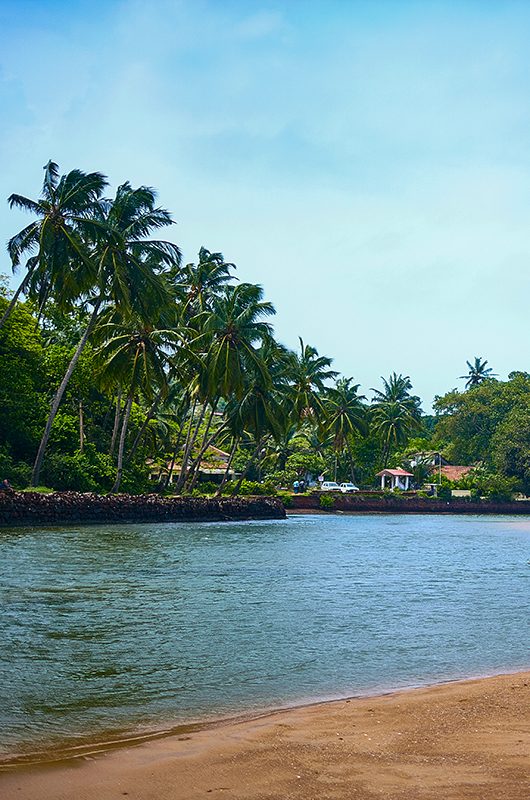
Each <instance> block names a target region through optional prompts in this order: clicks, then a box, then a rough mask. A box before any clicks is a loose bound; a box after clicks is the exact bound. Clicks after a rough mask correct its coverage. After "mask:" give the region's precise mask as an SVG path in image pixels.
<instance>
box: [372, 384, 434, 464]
mask: <svg viewBox="0 0 530 800" xmlns="http://www.w3.org/2000/svg"><path fill="white" fill-rule="evenodd" d="M381 380H382V381H383V391H380V390H379V389H372V390H371V391H372V392H374V397H373V398H372V408H371V418H372V424H373V427H374V430H375V431H376V432H377V433H378V434H379V436H380V438H381V443H382V448H383V450H382V456H383V466H385V467H386V465H387V463H388V458H389V456H390V453H391V451H392V449H393V448H395V447H400V446H402V445H405V444H406V443H407V441H408V438H409V436H410V435H411V433H412V432H413V431H415V430H418V429H419V428H420V427H421V413H422V412H421V407H420V404H421V401H420V398H419V397H418V396H417V395H412V394H410V390H411V389H412V383H411V382H410V378H409V376H408V375H397V374H396V373H395V372H394V373H392V375H391V376H390V378H389V379H388V380H386V379H385V378H381Z"/></svg>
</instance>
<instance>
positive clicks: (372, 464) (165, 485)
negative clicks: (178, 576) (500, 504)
mask: <svg viewBox="0 0 530 800" xmlns="http://www.w3.org/2000/svg"><path fill="white" fill-rule="evenodd" d="M107 188H108V187H107V181H106V178H105V177H104V176H103V175H102V174H101V173H89V174H87V173H84V172H82V171H80V170H72V171H71V172H69V173H67V174H65V175H61V174H60V172H59V169H58V167H57V165H56V164H54V163H53V162H50V163H49V164H48V165H47V167H46V169H45V179H44V185H43V189H42V192H41V195H40V196H39V198H38V199H36V200H32V199H30V198H26V197H22V196H20V195H17V194H13V195H11V197H10V198H9V203H10V205H11V206H15V207H17V208H20V209H23V210H25V211H26V212H28V214H29V215H30V217H31V220H30V222H29V224H28V225H27V226H26V227H25V228H24V229H23V230H22V231H20V232H19V233H17V234H16V235H14V236H13V238H12V239H11V240H10V242H9V243H8V252H9V255H10V257H11V262H12V267H13V271H14V272H17V271H19V270H20V272H21V282H20V284H19V286H18V288H17V290H16V292H14V293H11V292H9V291H8V289H7V283H6V282H5V281H3V282H0V401H1V408H2V413H1V414H0V478H4V477H6V478H8V479H9V480H10V481H11V482H12V483H13V485H15V486H18V487H25V486H28V485H33V486H36V485H39V484H44V485H46V486H50V487H53V488H56V489H78V490H81V491H97V492H107V491H115V492H116V491H118V490H119V491H129V492H143V491H147V490H156V491H169V490H171V491H175V492H178V493H182V492H193V493H197V491H198V490H199V489H200V488H201V487H202V490H203V491H205V490H208V491H210V492H215V491H217V492H221V491H223V492H227V491H230V492H233V491H235V492H240V493H244V492H246V493H251V492H252V493H260V492H263V491H275V489H276V487H280V486H284V487H285V486H286V487H289V486H290V485H291V484H292V482H293V481H294V480H295V479H297V478H305V477H306V476H308V475H312V476H315V477H316V476H317V475H321V474H323V475H325V476H326V478H327V479H329V480H333V479H337V480H351V481H354V482H356V483H358V484H360V485H363V486H367V487H368V486H372V485H373V484H374V480H375V474H376V473H377V471H378V470H380V469H381V468H383V467H385V466H390V467H392V466H402V465H403V464H405V463H411V464H412V466H411V467H410V468H411V470H412V471H413V472H414V480H415V483H416V484H417V485H418V486H421V485H422V484H423V483H424V482H425V481H427V480H429V476H430V471H431V467H430V462H429V460H428V458H426V459H425V460H424V461H422V458H421V456H418V453H427V454H428V453H429V452H431V451H433V450H436V451H440V452H441V453H442V454H443V455H444V457H445V458H447V459H448V460H449V461H451V462H452V463H458V464H465V465H475V466H476V470H475V471H474V473H473V474H472V475H471V476H468V477H467V483H468V484H469V485H470V486H471V485H472V488H473V489H474V490H476V492H477V493H481V494H482V493H486V494H487V493H488V492H489V494H490V495H491V496H493V495H494V493H495V490H494V488H493V489H492V487H497V490H498V493H501V494H502V493H503V492H504V493H505V494H506V493H511V492H513V491H514V490H516V489H520V490H524V491H530V413H529V412H530V376H529V375H527V374H526V373H513V374H512V375H511V376H510V378H509V380H508V381H506V382H502V381H498V380H496V379H495V376H494V375H493V374H492V372H491V369H490V368H487V367H486V365H487V362H485V361H482V360H481V359H480V358H476V359H475V360H474V362H468V367H469V373H468V374H467V375H465V376H463V377H464V379H465V380H466V387H467V388H466V390H465V391H457V390H456V389H455V390H453V391H451V392H449V393H448V394H446V395H444V396H443V397H439V398H437V399H436V403H435V412H436V414H435V417H434V418H431V417H425V416H424V415H423V413H422V410H421V401H420V398H418V397H417V396H416V395H414V394H413V388H412V384H411V381H410V379H409V377H408V376H403V375H397V374H395V373H394V374H393V375H391V376H390V377H389V378H386V379H382V386H381V388H380V389H372V390H371V393H372V395H371V398H370V399H367V397H366V396H365V395H364V394H362V393H361V391H360V386H359V385H358V384H356V383H355V382H354V380H353V378H351V377H343V376H339V375H338V374H337V373H336V372H335V371H334V370H333V369H332V359H331V358H329V357H326V356H321V355H320V354H319V353H318V351H317V349H316V348H315V347H314V346H312V345H309V344H307V343H306V342H304V341H303V340H302V339H300V343H299V348H298V349H297V350H296V351H295V352H293V351H290V350H288V349H287V348H285V347H284V346H283V345H281V344H280V343H278V342H277V341H276V340H275V338H274V330H273V327H272V325H271V321H270V320H271V318H272V317H273V315H274V313H275V312H274V307H273V305H272V304H271V303H270V302H269V301H267V300H266V299H265V298H264V296H263V290H262V289H261V287H260V286H256V285H253V284H250V283H246V282H244V281H241V280H237V279H236V277H235V273H236V267H235V265H234V264H232V263H229V262H226V261H225V260H224V258H223V256H222V254H221V253H218V252H210V251H209V250H207V249H206V248H204V247H202V248H201V249H200V251H199V254H198V260H197V263H189V264H186V265H183V264H182V263H181V254H180V250H179V248H178V246H177V245H176V244H174V243H173V242H171V241H169V240H167V239H165V238H160V239H159V238H154V235H155V234H156V235H157V236H158V232H159V231H161V230H163V229H166V228H169V227H170V226H171V224H172V218H171V215H170V214H169V212H168V211H166V210H165V209H163V208H160V207H158V206H157V205H156V195H155V193H154V191H153V190H152V189H149V188H147V187H138V188H134V187H132V186H131V185H130V184H129V183H124V184H123V185H122V186H120V187H118V189H117V191H116V193H115V195H114V197H113V198H108V197H106V195H105V193H106V190H107ZM220 451H222V452H220ZM225 454H228V457H227V456H226V455H225ZM413 456H414V458H412V457H413ZM205 465H206V467H208V468H210V477H212V479H213V477H214V476H215V481H216V482H214V483H210V484H205V483H201V482H200V479H201V478H205V477H208V475H205V474H204V473H205V472H206V470H205ZM201 467H202V471H201ZM231 470H233V471H235V473H236V475H237V476H238V477H237V479H236V480H235V481H228V480H227V479H228V476H229V474H231ZM170 475H174V476H176V480H174V482H173V483H171V482H170Z"/></svg>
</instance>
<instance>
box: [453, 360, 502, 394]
mask: <svg viewBox="0 0 530 800" xmlns="http://www.w3.org/2000/svg"><path fill="white" fill-rule="evenodd" d="M487 363H488V362H487V361H482V359H481V358H480V356H475V359H474V361H473V363H472V364H471V363H470V362H469V361H466V364H467V367H468V371H467V374H466V375H460V378H462V379H463V380H465V381H466V389H471V388H472V387H473V386H478V385H479V384H481V383H482V381H485V380H487V379H488V378H495V377H496V375H495V373H494V372H493V370H492V368H491V367H488V366H486V365H487Z"/></svg>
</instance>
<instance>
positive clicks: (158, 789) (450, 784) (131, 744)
mask: <svg viewBox="0 0 530 800" xmlns="http://www.w3.org/2000/svg"><path fill="white" fill-rule="evenodd" d="M92 751H93V752H92V754H91V755H89V754H88V753H87V752H86V750H85V751H84V755H83V756H82V757H81V758H76V759H73V758H70V759H69V760H63V761H61V762H58V763H56V764H53V765H50V764H44V765H40V766H38V765H37V766H28V765H26V766H22V765H19V766H17V767H16V768H14V769H12V770H10V771H6V772H2V773H0V794H1V796H2V798H3V800H12V798H15V797H17V798H18V800H29V799H30V798H34V797H36V796H39V798H42V799H43V800H52V799H53V800H74V798H76V800H77V798H86V800H92V798H93V800H96V798H97V800H107V798H108V799H109V800H110V798H115V797H117V796H119V795H128V796H129V797H131V798H138V800H147V799H148V798H149V800H150V799H151V798H152V799H153V800H154V798H160V800H195V798H199V797H204V795H205V794H206V793H208V794H211V796H212V797H225V798H226V797H233V798H241V800H242V799H243V798H248V800H251V799H252V798H255V799H256V800H258V798H260V799H261V798H283V797H292V798H300V800H301V799H302V798H312V797H330V798H338V799H339V800H342V798H344V800H347V799H348V800H349V798H351V797H354V798H360V799H361V800H372V798H375V797H387V798H397V797H407V798H437V797H440V798H442V797H444V798H446V797H450V798H451V799H452V800H460V798H462V800H464V798H465V799H466V800H468V798H476V800H479V798H480V800H489V798H491V800H493V799H494V798H495V800H497V798H498V797H500V796H502V797H503V798H504V799H505V800H508V798H509V799H510V800H522V799H523V798H525V799H526V797H527V786H528V784H527V780H528V774H529V773H530V671H526V672H514V673H505V674H502V675H497V676H493V677H485V678H473V679H468V680H457V681H448V682H444V683H438V684H434V685H431V686H427V687H420V688H413V689H400V690H397V691H390V692H385V693H384V694H378V695H371V696H361V697H350V698H344V699H339V700H324V701H321V702H317V703H312V704H310V705H305V706H298V707H294V708H288V709H280V710H271V711H268V712H263V713H261V714H259V715H255V716H253V717H251V718H249V717H246V718H235V719H229V720H224V721H223V720H222V721H218V722H214V723H211V724H208V723H205V724H204V725H192V726H183V727H182V729H180V731H179V732H173V733H163V734H159V735H158V736H156V735H152V736H151V737H149V739H148V740H144V741H143V742H142V743H138V741H136V742H135V740H129V741H128V742H127V741H124V742H122V743H120V745H119V746H118V747H116V746H115V747H114V749H111V748H110V746H109V743H107V746H106V747H105V748H104V749H102V750H100V751H99V752H97V748H92ZM525 776H526V780H525Z"/></svg>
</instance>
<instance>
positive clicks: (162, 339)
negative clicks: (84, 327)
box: [97, 316, 180, 492]
mask: <svg viewBox="0 0 530 800" xmlns="http://www.w3.org/2000/svg"><path fill="white" fill-rule="evenodd" d="M99 335H100V336H101V337H102V339H103V342H102V344H101V345H100V347H99V349H98V351H97V353H98V355H99V356H100V358H101V359H102V362H103V366H102V373H103V382H104V383H107V385H116V383H119V385H121V386H124V387H127V400H126V403H125V411H124V415H123V421H122V425H121V432H120V439H119V445H118V464H117V470H116V480H115V482H114V486H113V487H112V491H113V492H117V491H118V489H119V488H120V484H121V479H122V476H123V457H124V453H125V441H126V437H127V430H128V426H129V419H130V415H131V408H132V404H133V401H134V399H135V397H136V395H137V394H138V392H140V391H141V393H142V395H143V396H144V397H145V398H146V399H152V397H153V395H154V393H155V392H156V388H157V387H158V388H159V391H161V392H162V393H164V392H166V391H167V387H168V383H167V370H166V367H167V353H168V350H170V349H171V348H174V347H176V346H178V344H179V342H180V337H179V334H178V333H177V332H176V331H173V330H164V329H155V328H153V327H152V326H151V325H148V324H146V323H145V322H144V320H142V319H141V318H138V317H134V316H130V317H129V316H128V317H125V318H124V319H123V320H121V321H119V322H107V323H105V324H103V325H102V326H101V328H100V331H99Z"/></svg>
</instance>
